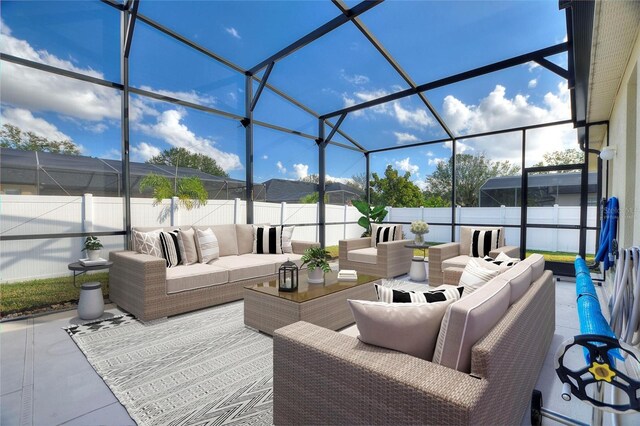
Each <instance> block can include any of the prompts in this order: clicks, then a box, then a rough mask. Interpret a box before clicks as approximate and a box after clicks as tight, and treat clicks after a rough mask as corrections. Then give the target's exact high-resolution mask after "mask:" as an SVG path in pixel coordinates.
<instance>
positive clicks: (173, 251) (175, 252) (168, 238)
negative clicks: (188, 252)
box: [160, 230, 182, 268]
mask: <svg viewBox="0 0 640 426" xmlns="http://www.w3.org/2000/svg"><path fill="white" fill-rule="evenodd" d="M160 246H161V247H162V257H164V259H165V261H166V262H167V268H173V267H174V266H177V265H179V264H180V263H182V255H181V254H180V246H179V245H178V231H177V230H176V231H171V232H164V231H163V232H160Z"/></svg>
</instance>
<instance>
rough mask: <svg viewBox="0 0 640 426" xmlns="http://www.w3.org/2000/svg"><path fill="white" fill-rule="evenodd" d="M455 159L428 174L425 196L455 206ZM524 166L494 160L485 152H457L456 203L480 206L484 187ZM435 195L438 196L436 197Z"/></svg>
mask: <svg viewBox="0 0 640 426" xmlns="http://www.w3.org/2000/svg"><path fill="white" fill-rule="evenodd" d="M452 165H453V158H450V159H449V161H441V162H439V163H438V165H437V166H436V170H435V171H434V172H433V173H432V174H431V175H430V176H428V177H427V179H426V184H427V189H426V190H425V194H424V195H425V198H426V199H430V200H436V201H437V200H441V201H442V202H444V203H446V204H445V206H451V183H452V182H451V175H452V173H451V170H452ZM519 171H520V167H519V166H517V165H514V164H511V163H510V162H509V161H493V160H490V159H489V158H487V157H486V156H485V155H484V154H476V155H472V154H457V155H456V182H455V185H456V204H458V205H460V206H463V207H477V206H478V205H479V194H480V188H481V187H482V185H484V183H485V182H486V181H487V180H488V179H491V178H494V177H498V176H511V175H515V174H518V172H519ZM434 197H435V198H434Z"/></svg>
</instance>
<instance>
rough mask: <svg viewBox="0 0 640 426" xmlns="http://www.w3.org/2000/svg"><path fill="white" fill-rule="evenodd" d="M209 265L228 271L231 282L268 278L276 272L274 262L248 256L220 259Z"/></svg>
mask: <svg viewBox="0 0 640 426" xmlns="http://www.w3.org/2000/svg"><path fill="white" fill-rule="evenodd" d="M209 264H210V265H213V266H217V267H219V268H223V269H226V270H228V271H229V282H235V281H240V280H250V279H252V278H259V277H266V276H269V275H273V274H275V271H276V267H275V264H274V262H272V261H270V260H261V259H256V258H252V257H250V256H249V255H248V254H243V255H241V256H224V257H220V258H219V259H216V260H212V261H211V262H210V263H209Z"/></svg>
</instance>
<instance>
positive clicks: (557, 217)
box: [551, 204, 560, 251]
mask: <svg viewBox="0 0 640 426" xmlns="http://www.w3.org/2000/svg"><path fill="white" fill-rule="evenodd" d="M559 223H560V206H559V205H557V204H554V205H553V224H554V225H557V224H559ZM552 231H553V232H552V234H553V236H552V237H551V241H552V247H553V251H558V234H559V233H560V230H559V229H553V230H552Z"/></svg>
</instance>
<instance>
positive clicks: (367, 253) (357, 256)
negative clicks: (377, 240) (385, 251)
mask: <svg viewBox="0 0 640 426" xmlns="http://www.w3.org/2000/svg"><path fill="white" fill-rule="evenodd" d="M347 260H350V261H352V262H361V263H370V264H372V265H375V264H376V263H377V262H378V249H377V248H375V247H366V248H362V249H356V250H351V251H348V252H347Z"/></svg>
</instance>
